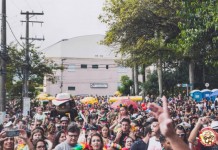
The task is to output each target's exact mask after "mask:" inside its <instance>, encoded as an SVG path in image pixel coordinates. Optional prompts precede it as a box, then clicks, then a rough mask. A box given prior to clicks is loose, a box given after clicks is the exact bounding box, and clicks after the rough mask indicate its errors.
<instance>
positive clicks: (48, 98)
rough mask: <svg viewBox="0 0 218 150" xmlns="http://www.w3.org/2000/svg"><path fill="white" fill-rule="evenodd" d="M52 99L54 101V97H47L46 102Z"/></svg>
mask: <svg viewBox="0 0 218 150" xmlns="http://www.w3.org/2000/svg"><path fill="white" fill-rule="evenodd" d="M53 99H55V97H54V96H49V97H47V100H53Z"/></svg>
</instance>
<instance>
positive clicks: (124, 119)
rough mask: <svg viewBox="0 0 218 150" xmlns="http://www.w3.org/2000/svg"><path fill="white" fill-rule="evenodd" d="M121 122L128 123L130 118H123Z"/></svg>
mask: <svg viewBox="0 0 218 150" xmlns="http://www.w3.org/2000/svg"><path fill="white" fill-rule="evenodd" d="M123 122H127V123H129V124H130V120H129V119H128V118H123V119H122V121H121V123H123Z"/></svg>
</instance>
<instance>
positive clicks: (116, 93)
mask: <svg viewBox="0 0 218 150" xmlns="http://www.w3.org/2000/svg"><path fill="white" fill-rule="evenodd" d="M114 95H116V96H121V95H122V94H121V93H120V91H116V92H115V93H114Z"/></svg>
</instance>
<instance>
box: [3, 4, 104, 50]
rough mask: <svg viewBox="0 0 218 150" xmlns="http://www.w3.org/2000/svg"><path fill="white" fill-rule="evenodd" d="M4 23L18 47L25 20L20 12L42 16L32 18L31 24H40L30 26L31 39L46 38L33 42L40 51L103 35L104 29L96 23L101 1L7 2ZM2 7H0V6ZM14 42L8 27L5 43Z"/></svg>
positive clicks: (23, 33)
mask: <svg viewBox="0 0 218 150" xmlns="http://www.w3.org/2000/svg"><path fill="white" fill-rule="evenodd" d="M6 1H7V20H8V23H9V24H10V27H11V29H12V30H13V32H14V34H15V36H16V37H17V39H18V41H19V42H20V43H22V42H23V43H24V42H25V41H24V40H20V37H21V36H23V37H24V36H25V24H24V23H21V20H25V19H26V16H25V15H21V14H20V13H21V11H23V12H26V11H31V12H32V11H34V12H42V11H43V12H44V15H43V16H32V17H31V19H30V20H32V21H43V22H44V23H43V24H42V25H41V24H30V37H37V38H41V37H43V36H44V37H45V41H40V42H38V41H34V42H33V43H34V44H35V45H36V46H40V47H41V49H43V48H46V47H48V46H50V45H52V44H54V43H56V42H58V41H60V40H61V39H67V38H72V37H76V36H82V35H90V34H105V31H106V29H107V28H106V25H105V24H103V23H101V22H100V21H99V20H98V16H99V14H101V13H102V6H103V3H104V0H6ZM0 5H1V4H0ZM10 42H15V43H16V40H15V38H14V36H13V35H12V33H11V31H10V29H9V27H8V26H7V43H8V44H9V43H10Z"/></svg>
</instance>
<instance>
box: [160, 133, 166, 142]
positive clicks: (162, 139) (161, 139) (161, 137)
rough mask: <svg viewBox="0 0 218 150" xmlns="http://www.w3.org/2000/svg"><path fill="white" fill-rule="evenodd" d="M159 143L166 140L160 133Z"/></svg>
mask: <svg viewBox="0 0 218 150" xmlns="http://www.w3.org/2000/svg"><path fill="white" fill-rule="evenodd" d="M159 140H160V143H164V142H165V141H166V138H165V137H164V136H163V135H162V134H161V135H160V137H159Z"/></svg>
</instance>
